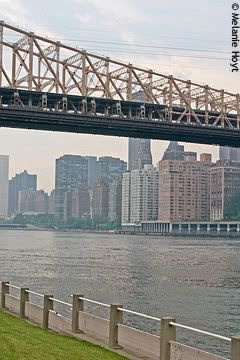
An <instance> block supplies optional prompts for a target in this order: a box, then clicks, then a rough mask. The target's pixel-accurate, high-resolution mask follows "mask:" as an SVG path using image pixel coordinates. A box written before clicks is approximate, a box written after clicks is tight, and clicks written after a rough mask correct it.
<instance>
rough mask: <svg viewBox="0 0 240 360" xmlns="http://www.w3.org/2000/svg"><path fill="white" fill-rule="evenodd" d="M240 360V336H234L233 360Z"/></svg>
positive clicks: (232, 342) (232, 345)
mask: <svg viewBox="0 0 240 360" xmlns="http://www.w3.org/2000/svg"><path fill="white" fill-rule="evenodd" d="M239 359H240V336H233V337H232V339H231V360H239Z"/></svg>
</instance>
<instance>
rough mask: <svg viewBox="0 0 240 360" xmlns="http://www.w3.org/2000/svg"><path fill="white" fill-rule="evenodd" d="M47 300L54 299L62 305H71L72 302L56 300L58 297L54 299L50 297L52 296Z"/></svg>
mask: <svg viewBox="0 0 240 360" xmlns="http://www.w3.org/2000/svg"><path fill="white" fill-rule="evenodd" d="M49 300H52V301H55V302H57V303H59V304H63V305H66V306H70V307H72V304H70V303H67V302H65V301H62V300H58V299H55V298H52V297H50V298H49Z"/></svg>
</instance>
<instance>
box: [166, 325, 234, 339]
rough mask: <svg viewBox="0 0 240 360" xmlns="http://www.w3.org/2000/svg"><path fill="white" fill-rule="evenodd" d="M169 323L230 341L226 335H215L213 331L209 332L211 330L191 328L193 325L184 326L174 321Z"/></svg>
mask: <svg viewBox="0 0 240 360" xmlns="http://www.w3.org/2000/svg"><path fill="white" fill-rule="evenodd" d="M170 325H172V326H175V327H178V328H181V329H186V330H190V331H193V332H196V333H198V334H202V335H208V336H212V337H214V338H216V339H219V340H223V341H227V342H231V339H230V338H228V337H225V336H222V335H217V334H214V333H211V332H208V331H204V330H199V329H196V328H193V327H190V326H186V325H181V324H178V323H175V322H170Z"/></svg>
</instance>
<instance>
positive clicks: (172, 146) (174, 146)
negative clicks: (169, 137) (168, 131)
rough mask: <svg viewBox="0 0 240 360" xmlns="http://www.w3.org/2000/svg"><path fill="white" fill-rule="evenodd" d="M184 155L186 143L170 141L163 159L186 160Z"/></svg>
mask: <svg viewBox="0 0 240 360" xmlns="http://www.w3.org/2000/svg"><path fill="white" fill-rule="evenodd" d="M184 157H185V154H184V145H179V144H178V142H177V141H170V143H169V145H168V147H167V149H166V150H165V152H164V154H163V158H162V160H184Z"/></svg>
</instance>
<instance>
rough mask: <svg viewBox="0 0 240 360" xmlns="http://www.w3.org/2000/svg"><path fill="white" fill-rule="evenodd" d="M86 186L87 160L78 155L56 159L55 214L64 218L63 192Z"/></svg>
mask: <svg viewBox="0 0 240 360" xmlns="http://www.w3.org/2000/svg"><path fill="white" fill-rule="evenodd" d="M87 185H88V160H87V159H86V158H85V157H83V156H80V155H64V156H61V157H60V158H58V159H56V172H55V213H56V216H57V217H58V218H59V219H63V218H64V197H65V195H64V194H65V192H67V191H69V190H73V189H74V188H76V187H81V186H83V187H86V186H87Z"/></svg>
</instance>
